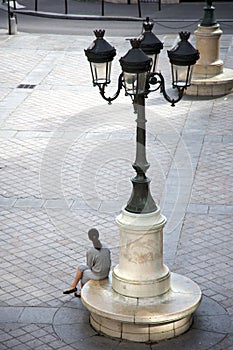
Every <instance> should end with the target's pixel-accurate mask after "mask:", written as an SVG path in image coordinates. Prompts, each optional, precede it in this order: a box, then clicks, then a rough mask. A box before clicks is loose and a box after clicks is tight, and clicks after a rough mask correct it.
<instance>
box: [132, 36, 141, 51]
mask: <svg viewBox="0 0 233 350" xmlns="http://www.w3.org/2000/svg"><path fill="white" fill-rule="evenodd" d="M130 44H131V46H132V48H133V49H138V48H139V47H140V44H141V40H140V39H137V38H134V39H130Z"/></svg>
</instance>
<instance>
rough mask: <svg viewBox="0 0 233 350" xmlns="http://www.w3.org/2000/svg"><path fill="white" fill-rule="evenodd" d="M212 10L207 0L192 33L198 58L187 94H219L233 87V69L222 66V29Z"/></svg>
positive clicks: (213, 8) (225, 92)
mask: <svg viewBox="0 0 233 350" xmlns="http://www.w3.org/2000/svg"><path fill="white" fill-rule="evenodd" d="M214 10H215V7H214V6H212V1H211V0H207V1H206V7H204V17H203V19H202V22H201V24H199V25H198V29H197V30H196V31H195V33H194V34H195V36H196V47H197V49H198V50H199V52H200V59H199V60H198V61H197V63H196V65H195V66H194V71H193V77H192V82H191V86H190V87H189V88H188V89H187V92H186V94H187V95H193V96H210V97H214V96H221V95H226V94H228V93H230V92H231V91H232V88H233V70H232V69H227V68H224V66H223V65H224V63H223V61H222V60H221V59H220V38H221V35H222V30H221V29H220V26H219V24H218V23H217V22H216V20H215V15H214Z"/></svg>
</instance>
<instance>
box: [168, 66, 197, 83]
mask: <svg viewBox="0 0 233 350" xmlns="http://www.w3.org/2000/svg"><path fill="white" fill-rule="evenodd" d="M192 71H193V65H192V66H178V65H175V64H172V85H173V86H174V87H188V86H189V85H190V84H191V78H192Z"/></svg>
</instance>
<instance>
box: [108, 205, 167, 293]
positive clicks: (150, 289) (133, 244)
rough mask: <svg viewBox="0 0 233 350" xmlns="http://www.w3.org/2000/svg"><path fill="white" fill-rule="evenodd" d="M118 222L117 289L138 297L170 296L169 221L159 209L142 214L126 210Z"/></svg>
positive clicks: (114, 284)
mask: <svg viewBox="0 0 233 350" xmlns="http://www.w3.org/2000/svg"><path fill="white" fill-rule="evenodd" d="M116 222H117V225H118V227H119V230H120V258H119V264H118V265H117V266H116V267H115V269H114V271H113V276H112V287H113V289H114V290H115V291H116V292H118V293H120V294H122V295H124V296H129V297H134V298H145V297H147V298H148V297H156V296H158V295H162V294H164V293H166V292H167V291H168V290H169V289H170V272H169V269H168V268H167V266H165V265H164V264H163V227H164V225H165V223H166V218H165V217H164V216H163V215H161V214H160V210H159V209H158V210H157V211H156V212H153V213H149V214H140V215H138V214H135V213H130V212H128V211H126V210H123V211H122V213H121V214H120V215H119V216H118V217H117V218H116Z"/></svg>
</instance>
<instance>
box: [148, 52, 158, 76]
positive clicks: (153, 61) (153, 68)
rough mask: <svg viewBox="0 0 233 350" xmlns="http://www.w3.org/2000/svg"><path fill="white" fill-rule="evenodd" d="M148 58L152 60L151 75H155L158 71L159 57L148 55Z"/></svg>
mask: <svg viewBox="0 0 233 350" xmlns="http://www.w3.org/2000/svg"><path fill="white" fill-rule="evenodd" d="M147 56H148V57H150V58H151V59H152V65H151V70H150V71H151V73H155V72H156V70H157V61H158V60H157V58H158V55H157V54H153V55H147Z"/></svg>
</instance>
